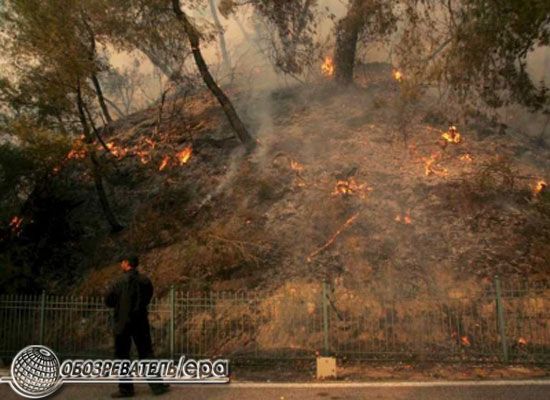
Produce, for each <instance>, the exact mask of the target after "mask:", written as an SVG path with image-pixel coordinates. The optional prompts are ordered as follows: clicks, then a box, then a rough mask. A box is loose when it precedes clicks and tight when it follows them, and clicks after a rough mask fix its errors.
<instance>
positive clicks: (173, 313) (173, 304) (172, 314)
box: [170, 285, 176, 360]
mask: <svg viewBox="0 0 550 400" xmlns="http://www.w3.org/2000/svg"><path fill="white" fill-rule="evenodd" d="M175 327H176V291H175V289H174V285H172V286H170V359H171V360H173V359H174V355H175V336H176V332H175Z"/></svg>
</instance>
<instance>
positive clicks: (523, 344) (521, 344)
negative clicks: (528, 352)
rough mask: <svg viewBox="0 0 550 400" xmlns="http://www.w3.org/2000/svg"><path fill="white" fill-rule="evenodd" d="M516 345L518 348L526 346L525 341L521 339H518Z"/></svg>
mask: <svg viewBox="0 0 550 400" xmlns="http://www.w3.org/2000/svg"><path fill="white" fill-rule="evenodd" d="M518 345H520V346H527V339H525V338H523V337H520V338H519V339H518Z"/></svg>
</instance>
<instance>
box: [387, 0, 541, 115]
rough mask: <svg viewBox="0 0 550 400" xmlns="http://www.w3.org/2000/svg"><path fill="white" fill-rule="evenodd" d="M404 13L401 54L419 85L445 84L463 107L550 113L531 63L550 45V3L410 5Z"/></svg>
mask: <svg viewBox="0 0 550 400" xmlns="http://www.w3.org/2000/svg"><path fill="white" fill-rule="evenodd" d="M404 10H405V11H404V13H403V24H404V30H403V35H402V37H401V42H400V45H399V46H398V48H397V50H398V52H397V53H398V55H399V57H400V59H401V63H402V64H403V66H404V67H405V68H407V69H408V70H409V71H410V74H411V75H415V76H417V77H418V78H417V79H418V80H419V81H420V80H422V81H426V82H431V83H443V84H445V85H447V86H448V87H450V88H452V89H453V92H454V94H455V96H457V97H458V98H459V99H461V100H463V101H464V100H466V99H470V100H472V99H473V98H474V97H477V98H479V99H480V100H482V101H483V102H485V103H486V104H488V105H489V106H491V107H499V106H502V105H505V104H510V103H519V104H522V105H525V106H526V107H528V108H529V109H531V110H532V111H535V110H541V109H543V110H544V109H545V108H546V110H548V90H547V87H546V85H544V83H535V82H533V81H532V79H531V77H530V75H529V73H528V71H527V57H528V55H529V53H530V52H531V51H532V50H533V49H534V48H537V47H539V46H548V44H549V43H550V3H549V2H547V1H541V0H526V1H522V2H518V1H514V0H504V1H500V0H498V1H497V0H462V1H454V2H448V1H443V0H424V1H421V2H417V1H412V0H411V1H405V2H404ZM435 24H437V25H438V26H441V27H444V28H445V29H441V30H434V29H433V26H434V25H435Z"/></svg>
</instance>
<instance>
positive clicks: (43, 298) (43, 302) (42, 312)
mask: <svg viewBox="0 0 550 400" xmlns="http://www.w3.org/2000/svg"><path fill="white" fill-rule="evenodd" d="M45 318H46V291H45V290H42V294H41V296H40V327H39V331H38V332H39V333H38V335H39V336H38V344H44V332H45V325H44V322H45Z"/></svg>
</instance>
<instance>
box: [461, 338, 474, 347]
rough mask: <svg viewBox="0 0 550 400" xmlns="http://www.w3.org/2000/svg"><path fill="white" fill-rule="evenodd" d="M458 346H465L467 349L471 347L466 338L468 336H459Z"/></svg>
mask: <svg viewBox="0 0 550 400" xmlns="http://www.w3.org/2000/svg"><path fill="white" fill-rule="evenodd" d="M460 344H462V346H466V347H469V346H471V345H472V344H471V343H470V339H469V338H468V336H461V337H460Z"/></svg>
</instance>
